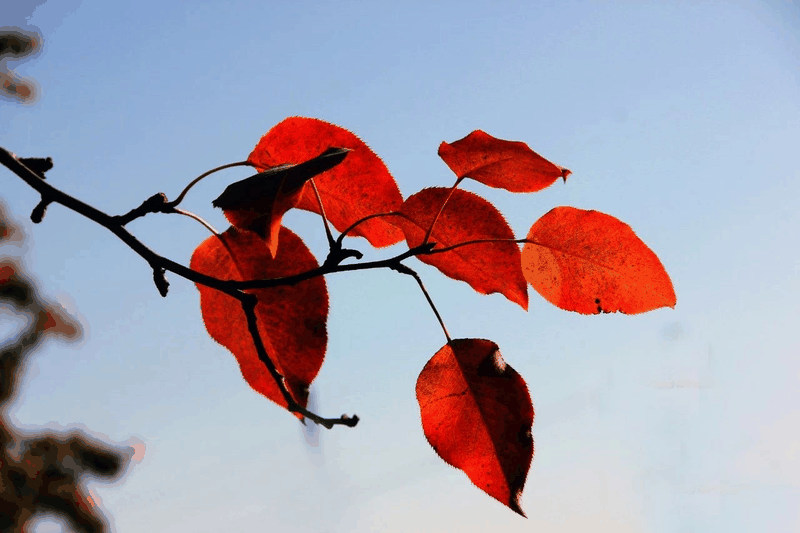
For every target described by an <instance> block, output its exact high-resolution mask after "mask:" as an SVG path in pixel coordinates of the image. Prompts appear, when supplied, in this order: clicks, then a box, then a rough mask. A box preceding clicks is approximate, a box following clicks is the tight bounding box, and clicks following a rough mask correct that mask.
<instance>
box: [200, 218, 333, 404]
mask: <svg viewBox="0 0 800 533" xmlns="http://www.w3.org/2000/svg"><path fill="white" fill-rule="evenodd" d="M280 241H281V246H280V248H279V249H278V253H277V255H276V256H275V258H274V259H273V258H272V257H271V255H270V253H269V251H268V250H267V245H266V242H265V241H264V240H262V239H261V238H260V237H259V236H258V235H256V234H255V233H252V232H248V231H241V230H238V229H236V228H229V229H228V230H227V231H226V232H225V233H223V234H222V235H220V236H219V237H217V236H211V237H209V238H208V239H206V240H205V241H203V242H202V243H201V244H200V246H198V247H197V249H195V251H194V254H193V255H192V260H191V263H190V266H191V268H192V269H193V270H196V271H198V272H201V273H203V274H207V275H209V276H214V277H217V278H220V279H229V280H238V281H242V280H247V279H270V278H279V277H285V276H292V275H295V274H299V273H301V272H306V271H308V270H311V269H314V268H316V267H318V266H319V265H318V263H317V260H316V259H315V258H314V256H313V255H312V254H311V251H309V249H308V248H307V247H306V245H305V244H304V243H303V241H302V240H301V239H300V237H298V236H297V235H295V234H294V233H292V231H290V230H289V229H287V228H285V227H282V228H281V229H280ZM197 288H198V290H199V291H200V307H201V310H202V314H203V321H204V322H205V326H206V330H208V333H209V335H211V337H212V338H213V339H214V340H216V341H217V342H218V343H220V344H222V345H223V346H225V347H226V348H227V349H228V350H230V351H231V352H232V353H233V355H234V356H235V357H236V360H237V361H238V362H239V367H240V368H241V370H242V375H243V376H244V379H245V380H246V381H247V383H248V384H249V385H250V386H251V387H252V388H253V389H255V390H256V391H257V392H259V393H261V394H263V395H264V396H266V397H267V398H269V399H270V400H272V401H273V402H275V403H277V404H278V405H280V406H281V407H288V404H287V403H286V400H285V399H284V397H283V395H282V394H281V392H280V389H279V388H278V384H277V383H276V382H275V380H274V379H273V378H272V375H271V374H270V373H269V370H267V367H266V366H265V365H264V363H263V362H262V361H261V360H260V359H259V357H258V354H257V352H256V349H255V345H254V344H253V339H252V337H251V336H250V334H249V332H248V328H247V319H246V318H245V314H244V311H243V310H242V307H241V304H240V303H239V301H238V300H237V299H235V298H233V297H231V296H228V295H227V294H224V293H222V292H220V291H217V290H215V289H211V288H209V287H206V286H205V285H201V284H197ZM247 292H251V293H253V294H255V295H256V296H257V297H258V304H257V305H256V308H255V311H256V315H257V318H258V330H259V334H260V335H261V339H262V340H263V342H264V345H265V347H266V349H267V353H268V355H269V356H270V358H271V359H272V361H273V362H274V363H275V366H276V367H277V369H278V371H279V372H280V373H281V374H282V375H283V376H284V377H285V378H286V384H287V387H288V389H289V391H290V392H291V393H292V396H293V397H294V398H295V400H296V401H297V403H298V404H300V405H301V406H303V407H305V406H306V402H307V401H308V387H309V385H310V384H311V382H312V381H313V380H314V378H315V377H316V375H317V373H318V372H319V369H320V368H321V367H322V361H323V359H324V357H325V350H326V347H327V342H328V333H327V326H326V322H327V319H328V291H327V289H326V287H325V279H324V278H323V277H321V276H320V277H315V278H312V279H309V280H306V281H301V282H299V283H296V284H294V285H285V286H278V287H272V288H268V289H254V290H252V291H247ZM297 416H298V418H302V417H301V415H297Z"/></svg>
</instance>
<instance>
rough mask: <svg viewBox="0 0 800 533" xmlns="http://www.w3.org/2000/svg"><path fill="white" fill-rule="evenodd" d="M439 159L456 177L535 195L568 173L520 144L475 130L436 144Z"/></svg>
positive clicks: (568, 173) (568, 171)
mask: <svg viewBox="0 0 800 533" xmlns="http://www.w3.org/2000/svg"><path fill="white" fill-rule="evenodd" d="M439 157H441V158H442V159H443V160H444V162H445V163H447V166H448V167H450V170H452V171H453V172H455V174H456V176H458V177H459V178H472V179H474V180H476V181H479V182H481V183H483V184H484V185H488V186H489V187H496V188H500V189H506V190H507V191H511V192H536V191H540V190H542V189H544V188H545V187H549V186H550V185H552V184H553V182H554V181H556V180H557V179H558V178H563V179H564V181H567V176H569V175H570V174H571V173H572V172H571V171H570V170H567V169H566V168H563V167H560V166H558V165H556V164H553V163H551V162H550V161H548V160H547V159H545V158H543V157H542V156H540V155H539V154H537V153H536V152H534V151H533V150H531V149H530V148H528V145H527V144H525V143H524V142H518V141H506V140H503V139H498V138H496V137H492V136H491V135H489V134H488V133H486V132H483V131H481V130H475V131H473V132H472V133H470V134H469V135H467V136H466V137H464V138H463V139H459V140H457V141H455V142H453V143H449V144H448V143H446V142H443V143H442V144H440V145H439Z"/></svg>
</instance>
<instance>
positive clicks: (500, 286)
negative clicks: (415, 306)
mask: <svg viewBox="0 0 800 533" xmlns="http://www.w3.org/2000/svg"><path fill="white" fill-rule="evenodd" d="M451 190H452V189H449V188H442V187H430V188H427V189H423V190H422V191H420V192H418V193H417V194H414V195H413V196H410V197H409V198H408V199H407V200H406V201H405V202H404V203H403V206H402V207H401V208H400V213H402V214H403V215H404V216H403V217H393V219H392V222H393V223H394V224H396V225H397V226H398V227H400V228H401V229H402V230H403V233H404V234H405V237H406V241H407V242H408V246H409V248H414V247H415V246H419V245H420V244H422V240H423V239H424V238H425V233H426V232H427V231H428V228H429V227H430V226H431V223H432V222H433V220H434V218H435V217H436V214H437V213H439V209H440V208H441V206H442V204H443V203H444V202H445V199H446V198H447V195H448V194H450V191H451ZM513 238H514V232H513V231H512V230H511V228H510V227H509V225H508V223H507V222H506V220H505V219H504V218H503V215H502V214H501V213H500V211H498V210H497V208H496V207H494V206H493V205H492V204H491V203H489V201H488V200H485V199H484V198H481V197H480V196H478V195H477V194H474V193H471V192H468V191H463V190H461V189H455V190H453V194H452V195H451V196H450V199H449V200H447V204H446V205H445V207H444V210H443V211H442V213H441V215H439V218H438V219H437V221H436V224H435V225H434V226H433V233H431V237H430V239H429V240H430V241H432V242H435V243H436V244H437V246H436V248H440V249H441V248H447V247H449V246H452V245H454V244H459V243H462V242H468V241H474V240H480V239H513ZM417 259H419V260H420V261H422V262H424V263H428V264H429V265H432V266H435V267H436V268H438V269H439V270H440V271H441V272H442V273H443V274H445V275H446V276H449V277H451V278H453V279H457V280H461V281H466V282H467V283H469V284H470V286H471V287H472V288H473V289H475V290H476V291H477V292H479V293H481V294H491V293H493V292H499V293H501V294H502V295H503V296H505V297H506V298H508V299H509V300H511V301H512V302H514V303H517V304H519V305H520V306H521V307H522V308H523V309H527V308H528V288H527V285H526V284H525V278H524V277H523V275H522V268H521V267H520V264H521V263H520V261H521V255H520V251H519V246H518V245H517V244H516V243H514V242H492V243H478V244H470V245H467V246H461V247H459V248H455V249H453V250H451V251H449V252H443V253H440V254H432V255H424V254H423V255H418V256H417Z"/></svg>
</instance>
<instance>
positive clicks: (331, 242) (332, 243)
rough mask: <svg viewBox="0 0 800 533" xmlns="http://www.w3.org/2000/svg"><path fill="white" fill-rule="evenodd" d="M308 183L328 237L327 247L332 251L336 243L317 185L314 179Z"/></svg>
mask: <svg viewBox="0 0 800 533" xmlns="http://www.w3.org/2000/svg"><path fill="white" fill-rule="evenodd" d="M309 182H310V183H311V188H312V189H314V196H316V197H317V204H319V213H320V215H322V223H323V224H324V225H325V235H326V236H327V237H328V246H329V247H330V249H331V250H333V249H334V247H335V246H336V243H337V242H338V241H334V240H333V234H332V233H331V227H330V226H329V225H328V217H327V216H325V207H324V206H323V205H322V197H321V196H320V195H319V190H318V189H317V184H316V183H314V178H311V179H310V180H309Z"/></svg>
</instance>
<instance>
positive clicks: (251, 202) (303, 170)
mask: <svg viewBox="0 0 800 533" xmlns="http://www.w3.org/2000/svg"><path fill="white" fill-rule="evenodd" d="M347 153H348V150H347V149H346V148H329V149H327V150H325V152H323V153H322V154H320V155H318V156H317V157H314V158H313V159H309V160H308V161H306V162H304V163H300V164H299V165H292V164H285V165H279V166H277V167H273V168H270V169H268V170H265V171H263V172H260V173H258V174H256V175H255V176H250V177H249V178H246V179H243V180H241V181H237V182H235V183H232V184H230V185H228V187H227V188H226V189H225V191H224V192H223V193H222V194H221V195H220V196H219V198H217V199H216V200H214V201H213V202H212V203H211V205H213V206H214V207H220V208H222V210H223V212H224V213H225V218H227V219H228V221H230V223H231V224H233V225H234V226H236V227H237V228H242V229H247V230H250V231H254V232H256V233H257V234H258V235H259V236H260V237H261V238H262V239H265V240H266V242H267V247H268V248H269V251H270V254H271V255H272V257H275V253H276V252H277V250H278V230H279V229H280V227H281V219H282V218H283V215H284V213H286V211H288V210H289V209H291V208H293V207H296V206H297V203H298V202H299V201H300V198H301V196H302V193H303V186H304V185H305V184H306V182H307V181H308V180H310V179H311V178H313V177H314V176H316V175H318V174H321V173H322V172H325V171H326V170H330V169H331V168H333V167H335V166H336V165H338V164H339V163H341V162H342V160H343V159H344V158H345V156H346V155H347Z"/></svg>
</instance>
